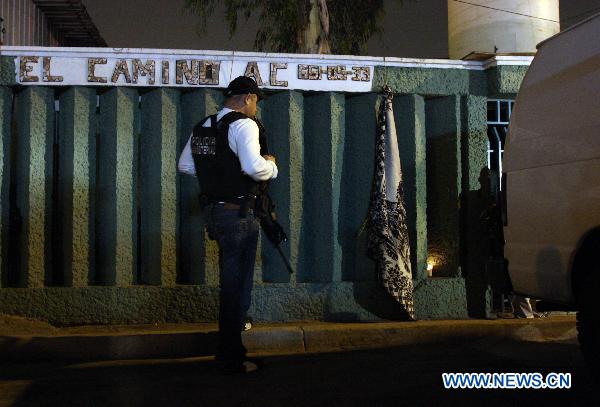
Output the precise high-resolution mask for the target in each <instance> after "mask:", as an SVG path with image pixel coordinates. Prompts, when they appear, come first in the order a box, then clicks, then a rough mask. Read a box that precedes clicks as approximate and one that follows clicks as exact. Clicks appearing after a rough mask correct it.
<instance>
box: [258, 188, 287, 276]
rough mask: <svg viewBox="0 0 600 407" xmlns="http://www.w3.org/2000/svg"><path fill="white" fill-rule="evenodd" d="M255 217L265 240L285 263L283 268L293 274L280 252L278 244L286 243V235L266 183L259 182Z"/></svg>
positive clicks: (285, 258)
mask: <svg viewBox="0 0 600 407" xmlns="http://www.w3.org/2000/svg"><path fill="white" fill-rule="evenodd" d="M254 208H255V209H254V210H255V215H256V217H257V218H258V220H259V222H260V226H261V227H262V230H263V231H264V232H265V235H266V236H267V239H269V241H270V242H271V243H272V244H273V247H275V249H277V251H278V252H279V255H280V256H281V259H282V260H283V262H284V263H285V267H286V268H287V270H288V271H289V272H290V274H291V273H293V272H294V270H293V269H292V265H291V264H290V262H289V260H288V259H287V257H285V254H284V253H283V251H282V250H281V247H280V244H281V243H282V242H287V235H286V234H285V231H284V230H283V227H282V226H281V225H280V224H279V223H278V222H277V216H276V215H275V205H274V204H273V200H272V199H271V196H270V195H269V191H268V187H267V183H266V182H261V183H260V186H259V190H258V194H257V196H256V202H255V205H254Z"/></svg>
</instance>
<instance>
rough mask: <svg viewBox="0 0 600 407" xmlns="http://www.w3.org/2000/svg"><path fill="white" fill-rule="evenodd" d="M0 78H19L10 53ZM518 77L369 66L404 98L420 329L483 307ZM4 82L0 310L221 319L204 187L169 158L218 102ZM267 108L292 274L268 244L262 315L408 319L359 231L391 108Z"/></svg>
mask: <svg viewBox="0 0 600 407" xmlns="http://www.w3.org/2000/svg"><path fill="white" fill-rule="evenodd" d="M11 64H12V65H11ZM0 66H2V67H3V69H4V67H7V66H9V68H10V69H11V70H13V71H14V63H13V62H12V59H10V58H1V60H0ZM523 74H524V70H523V69H522V67H506V66H500V67H496V68H492V69H490V70H487V71H466V70H459V69H439V68H436V69H424V68H383V67H377V68H376V72H375V81H374V89H378V88H380V87H381V86H382V85H383V83H388V84H390V85H391V86H392V88H393V89H394V91H395V92H396V93H397V95H396V97H395V100H394V112H395V121H396V126H397V133H398V142H399V146H400V157H401V162H402V168H403V179H404V189H405V199H406V204H407V215H408V222H409V238H410V243H411V263H412V266H413V276H414V282H415V295H414V299H415V300H414V301H415V308H416V314H417V317H418V318H421V319H427V318H466V317H468V316H476V317H484V316H486V313H487V312H488V311H489V289H488V284H487V277H486V275H485V272H484V268H483V262H482V258H483V257H482V256H483V253H484V248H483V247H482V242H484V237H483V233H484V231H483V229H481V226H480V224H479V223H478V222H477V220H476V217H477V216H478V214H479V210H480V207H481V204H482V202H483V201H482V200H483V197H484V196H485V194H484V193H482V191H481V188H480V185H479V170H480V168H481V167H482V166H483V165H484V164H485V160H486V155H485V150H486V139H487V135H486V123H485V122H486V107H485V103H486V100H487V98H488V97H492V94H493V96H494V97H497V95H510V94H514V93H515V92H516V91H517V90H518V86H519V84H520V80H522V77H523ZM9 76H10V75H8V76H7V75H6V71H5V70H4V71H3V73H2V74H0V78H1V80H2V82H0V85H2V84H3V85H5V86H4V87H0V131H1V133H0V134H1V137H0V160H1V161H0V171H2V172H1V173H0V194H2V195H1V196H0V214H1V215H2V217H1V221H0V256H2V268H0V284H1V287H2V289H0V312H5V313H11V314H17V315H23V316H30V317H38V318H43V319H48V320H50V321H52V322H55V323H59V324H66V325H68V324H81V323H143V322H154V321H206V320H214V319H215V318H216V315H217V308H218V301H217V293H218V249H217V246H216V244H215V242H214V241H211V240H209V239H208V238H207V236H206V232H205V225H204V220H203V216H202V213H201V211H200V208H199V205H198V183H197V180H196V179H194V178H192V177H189V176H186V175H183V174H179V173H177V172H176V162H177V159H178V156H179V153H180V151H181V150H182V149H183V146H184V144H185V143H186V142H187V140H188V138H189V136H190V133H191V131H192V128H193V126H194V125H195V124H196V123H198V122H199V121H200V120H201V119H202V118H203V117H205V116H206V115H208V114H212V113H215V112H216V110H217V108H218V107H219V106H220V104H221V103H222V100H223V97H222V94H221V91H220V90H218V89H208V88H203V89H196V90H191V91H190V90H187V89H186V90H180V89H170V88H160V89H154V90H143V91H139V90H138V89H133V88H123V87H120V88H103V89H95V88H92V87H85V88H84V87H75V88H53V89H51V88H45V87H43V86H35V87H14V78H13V77H10V78H9ZM13 76H14V75H13ZM54 89H57V90H58V91H57V92H55V90H54ZM269 96H270V97H269V98H267V99H266V100H265V101H264V102H262V103H261V106H260V111H259V116H260V117H261V119H262V120H263V122H264V124H265V126H266V128H267V130H268V132H269V147H270V150H271V152H272V154H274V155H275V156H277V158H278V167H279V176H278V178H277V179H276V180H274V181H273V182H272V185H271V189H272V194H273V196H274V198H275V200H276V205H277V208H276V210H277V213H278V216H279V219H280V221H281V223H282V224H283V226H284V227H285V229H286V230H287V231H288V236H289V241H288V242H286V243H285V244H284V245H283V251H284V253H285V254H286V255H287V256H288V257H289V258H290V261H291V264H292V266H293V267H294V269H295V270H296V273H295V274H293V275H290V274H289V273H288V272H287V270H286V269H285V267H284V265H283V263H282V261H281V259H280V258H279V255H278V254H277V253H276V251H275V250H274V249H273V248H272V247H271V246H270V243H269V242H268V241H267V240H266V239H265V238H264V237H262V236H261V239H260V243H259V245H260V248H259V253H258V258H257V262H256V269H255V270H256V272H255V282H256V286H255V290H254V293H253V302H252V308H251V313H252V315H253V317H255V319H257V320H262V321H286V320H306V319H321V320H332V321H334V320H335V321H374V320H381V319H396V318H400V317H401V312H400V310H399V308H398V305H397V304H396V303H394V301H393V300H391V298H390V297H389V296H388V295H387V294H386V293H385V292H384V291H383V289H382V288H381V287H380V286H379V284H378V282H377V279H376V275H375V268H374V264H373V262H372V261H371V260H370V259H368V258H367V256H366V238H367V233H366V231H364V230H362V226H363V224H364V221H365V219H366V216H367V213H368V207H369V199H370V194H371V185H372V179H373V169H374V154H375V152H374V147H375V138H374V137H375V129H376V112H377V107H378V106H379V103H380V101H381V97H380V96H379V95H377V94H376V93H365V94H340V93H334V92H321V93H314V92H313V93H310V92H298V91H281V92H274V93H272V94H270V95H269ZM13 97H14V98H15V106H16V115H15V123H16V125H15V126H14V128H12V129H11V126H10V123H11V115H12V102H11V100H12V98H13ZM56 97H58V100H59V102H60V112H59V114H58V118H59V123H60V125H59V126H58V133H57V134H56V144H54V141H55V134H54V131H55V127H54V120H55V112H54V99H55V98H56ZM97 97H99V108H97V106H96V98H97ZM11 145H12V150H11ZM11 151H12V153H11ZM54 157H56V161H55V160H54ZM11 184H13V187H14V188H13V189H14V191H12V190H11V188H10V185H11ZM15 186H16V187H15ZM53 199H54V201H53ZM11 212H12V213H13V216H9V215H10V213H11ZM7 236H8V237H7ZM59 236H60V239H58V238H57V237H59ZM11 242H12V243H11ZM14 242H18V244H16V243H14ZM12 247H15V248H16V249H18V250H16V251H15V253H18V255H14V254H12V251H11V248H12ZM9 254H10V255H9ZM431 255H434V256H437V257H438V258H439V259H441V261H440V263H439V264H438V265H437V266H436V269H434V275H437V276H445V277H443V278H442V277H440V278H427V277H426V262H427V258H428V256H431ZM52 286H60V287H52ZM16 287H27V289H25V290H22V289H18V288H16Z"/></svg>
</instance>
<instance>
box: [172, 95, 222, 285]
mask: <svg viewBox="0 0 600 407" xmlns="http://www.w3.org/2000/svg"><path fill="white" fill-rule="evenodd" d="M222 101H223V94H222V92H221V91H220V90H217V89H199V90H195V91H192V92H189V93H184V94H183V95H182V96H181V123H182V124H181V127H182V130H181V134H180V136H179V139H178V143H177V144H178V145H177V160H179V155H180V154H181V151H182V150H183V147H184V146H185V144H186V143H187V141H188V139H189V138H190V135H191V133H192V130H193V128H194V126H195V125H196V124H198V123H199V122H200V121H201V120H202V119H203V118H204V117H206V116H208V115H211V114H214V113H216V112H217V110H218V109H219V107H220V105H221V103H222ZM175 165H176V164H175ZM177 178H178V186H179V188H178V192H177V195H178V208H179V213H180V217H179V233H178V242H177V253H178V254H177V259H178V268H179V282H181V283H184V284H207V285H209V286H213V287H214V286H218V285H219V263H218V256H219V250H218V247H217V244H216V242H215V241H213V240H210V239H208V236H206V233H205V220H204V218H203V216H202V211H201V210H200V205H199V201H198V196H199V194H200V187H199V184H198V180H197V179H196V178H194V177H192V176H189V175H186V174H178V176H177Z"/></svg>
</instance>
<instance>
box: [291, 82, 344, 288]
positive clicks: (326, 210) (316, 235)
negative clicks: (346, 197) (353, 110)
mask: <svg viewBox="0 0 600 407" xmlns="http://www.w3.org/2000/svg"><path fill="white" fill-rule="evenodd" d="M344 107H345V98H344V96H343V95H341V94H335V93H329V92H327V93H323V94H320V95H314V96H309V97H306V98H305V99H304V129H305V131H304V163H305V165H304V180H303V181H304V185H303V191H304V217H303V227H302V233H301V235H300V247H301V253H302V255H301V260H300V261H301V264H300V267H299V270H298V276H297V280H298V281H299V282H315V283H316V282H331V281H341V278H342V276H341V262H342V250H341V246H340V243H339V240H338V230H339V226H338V222H337V219H338V215H339V210H340V189H341V172H342V164H343V160H344V155H343V151H344V143H345V136H346V134H345V133H346V132H345V129H346V127H345V120H344Z"/></svg>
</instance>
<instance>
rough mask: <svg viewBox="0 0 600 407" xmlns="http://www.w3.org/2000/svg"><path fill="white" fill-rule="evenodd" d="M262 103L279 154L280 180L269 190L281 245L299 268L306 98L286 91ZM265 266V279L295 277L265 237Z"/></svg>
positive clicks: (271, 140)
mask: <svg viewBox="0 0 600 407" xmlns="http://www.w3.org/2000/svg"><path fill="white" fill-rule="evenodd" d="M263 103H265V106H264V109H263V117H264V118H265V119H264V123H265V127H266V129H267V134H268V141H269V152H270V153H271V154H273V155H275V156H276V158H277V168H278V170H279V174H278V176H277V179H275V180H273V181H271V184H270V191H271V196H272V197H273V201H274V202H275V205H276V208H275V211H276V213H277V218H278V221H279V223H280V224H281V225H282V226H283V228H284V229H285V231H286V233H287V235H288V241H287V242H286V243H283V244H282V245H281V248H282V250H283V252H284V254H285V255H286V256H287V257H288V259H289V260H290V264H291V265H292V268H293V269H294V270H297V269H298V255H299V250H300V233H301V230H302V209H303V200H304V194H303V179H304V151H303V148H302V147H303V139H304V116H303V110H304V99H303V96H302V94H301V93H298V92H294V91H291V92H289V91H286V92H282V93H278V94H276V95H272V96H270V97H269V98H268V99H267V100H266V101H265V102H263ZM262 265H263V270H262V278H263V281H265V282H270V283H275V282H277V283H286V282H290V279H291V278H293V279H295V274H294V275H293V276H290V274H289V272H288V271H287V269H286V268H285V264H284V263H283V261H282V260H281V258H280V256H279V253H277V251H276V250H275V249H274V248H273V245H272V244H271V243H270V242H269V241H268V240H266V239H263V241H262Z"/></svg>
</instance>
